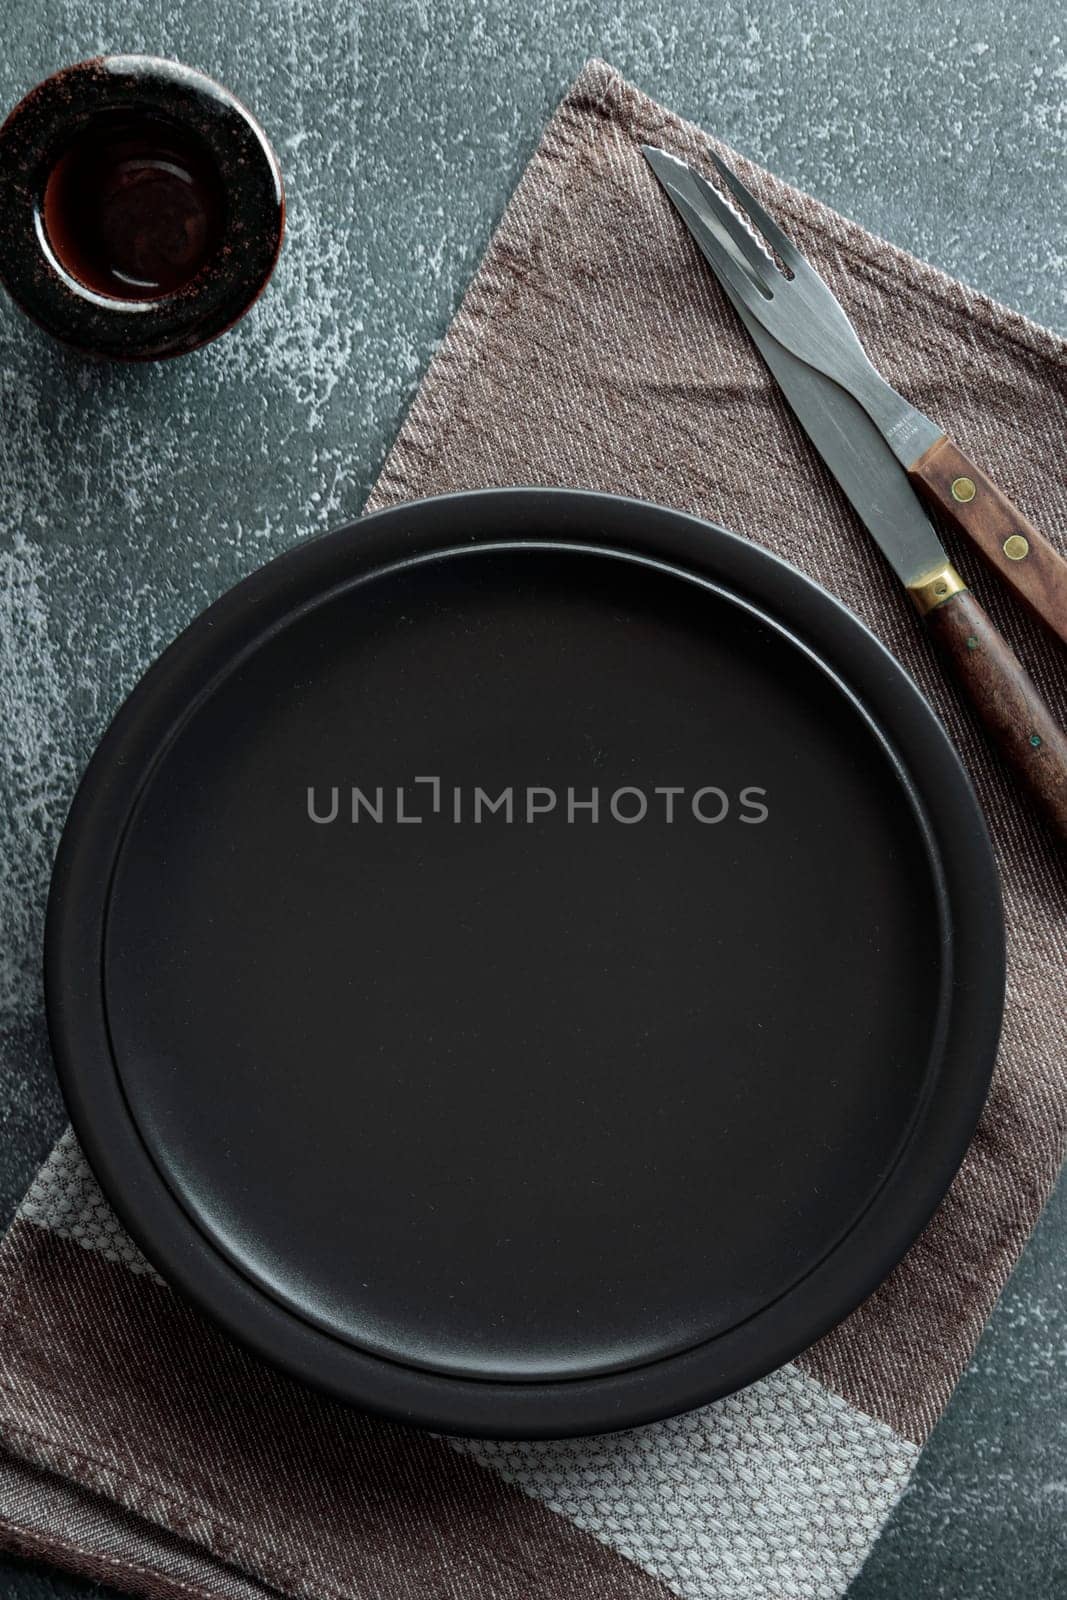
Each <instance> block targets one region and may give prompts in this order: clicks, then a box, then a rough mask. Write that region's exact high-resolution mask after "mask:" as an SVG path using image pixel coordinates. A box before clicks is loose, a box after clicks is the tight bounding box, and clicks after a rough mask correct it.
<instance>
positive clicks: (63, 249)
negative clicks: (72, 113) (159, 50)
mask: <svg viewBox="0 0 1067 1600" xmlns="http://www.w3.org/2000/svg"><path fill="white" fill-rule="evenodd" d="M43 213H44V230H45V233H46V235H47V238H48V243H49V245H50V246H51V249H52V251H53V253H54V254H55V257H56V259H57V261H58V262H59V264H60V266H61V267H62V268H63V269H64V270H65V271H66V272H67V273H69V274H70V276H71V277H72V278H74V279H76V280H77V282H79V283H81V284H83V285H84V286H85V287H86V288H88V289H91V290H92V291H94V292H95V293H96V294H101V295H106V296H108V297H109V298H111V299H116V300H157V299H160V298H161V297H163V296H165V295H170V294H174V293H176V292H177V291H178V290H180V289H182V288H183V287H184V286H185V285H186V284H187V283H189V282H190V281H191V279H193V278H194V277H195V276H196V274H197V273H198V272H199V271H200V269H201V268H202V267H203V266H204V265H205V264H206V263H207V262H208V261H209V260H210V259H211V257H212V256H213V255H214V254H215V251H216V250H217V248H218V244H219V239H220V237H221V233H222V224H223V214H224V196H223V190H222V185H221V183H220V181H219V176H218V173H217V171H216V170H215V167H214V164H213V163H212V161H211V158H210V155H209V154H208V152H207V151H206V150H205V149H203V148H202V147H201V146H200V145H199V142H198V141H197V140H196V138H195V135H192V134H191V133H190V132H189V130H187V129H185V128H182V127H179V126H176V125H174V124H171V123H169V122H167V121H166V120H164V119H163V118H156V117H140V118H138V119H137V120H131V119H130V118H128V117H122V116H121V115H115V116H113V117H104V118H101V119H100V120H99V121H98V122H97V123H96V124H95V125H94V126H91V127H90V128H88V129H87V130H85V132H84V133H83V134H82V135H81V136H80V138H79V139H78V140H77V141H76V142H75V143H74V144H72V145H71V147H70V148H69V149H68V150H67V151H66V153H65V154H64V155H63V156H61V157H60V159H59V161H58V162H57V163H56V165H55V166H54V167H53V169H52V171H51V173H50V174H49V177H48V180H47V182H46V185H45V191H44V206H43Z"/></svg>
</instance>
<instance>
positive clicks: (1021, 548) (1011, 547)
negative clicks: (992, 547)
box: [1004, 533, 1030, 561]
mask: <svg viewBox="0 0 1067 1600" xmlns="http://www.w3.org/2000/svg"><path fill="white" fill-rule="evenodd" d="M1004 554H1005V555H1006V556H1007V558H1008V560H1009V561H1022V559H1023V558H1024V556H1028V555H1029V554H1030V541H1029V539H1024V538H1023V536H1022V534H1021V533H1013V534H1012V535H1011V536H1010V538H1007V539H1005V541H1004Z"/></svg>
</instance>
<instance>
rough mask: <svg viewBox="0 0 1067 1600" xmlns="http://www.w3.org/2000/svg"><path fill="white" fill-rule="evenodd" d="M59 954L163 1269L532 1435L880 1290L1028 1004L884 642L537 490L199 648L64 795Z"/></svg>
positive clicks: (51, 998)
mask: <svg viewBox="0 0 1067 1600" xmlns="http://www.w3.org/2000/svg"><path fill="white" fill-rule="evenodd" d="M431 780H435V781H431ZM354 790H355V791H358V792H357V793H356V795H355V796H354V795H353V791H354ZM309 791H310V792H309ZM457 795H458V800H457ZM509 795H510V806H509V801H508V796H509ZM594 799H595V801H596V806H597V810H596V811H594V809H593V802H594ZM491 806H492V807H495V809H491ZM353 808H354V810H355V816H356V820H353ZM415 818H417V819H418V820H414V819H415ZM405 819H410V820H405ZM46 967H47V989H48V1008H49V1018H50V1024H51V1029H52V1036H53V1040H54V1045H55V1051H56V1058H57V1061H58V1063H59V1070H60V1074H61V1077H62V1081H63V1086H64V1089H65V1092H66V1095H67V1099H68V1102H69V1105H70V1110H71V1114H72V1117H73V1119H74V1122H75V1125H76V1128H77V1131H78V1134H79V1136H80V1138H81V1140H82V1143H83V1145H84V1147H85V1150H86V1151H87V1153H88V1155H89V1158H90V1160H91V1162H92V1164H93V1166H94V1168H95V1169H96V1172H97V1174H98V1176H99V1178H100V1180H101V1182H102V1184H103V1186H104V1188H105V1190H106V1192H107V1194H108V1195H109V1196H110V1198H111V1200H112V1201H113V1203H114V1205H115V1207H116V1208H117V1210H118V1211H119V1213H120V1215H121V1216H122V1218H123V1219H124V1221H125V1222H126V1224H127V1225H128V1227H129V1228H130V1230H131V1232H132V1233H133V1234H134V1235H135V1237H136V1238H137V1239H138V1240H139V1241H140V1243H141V1245H142V1246H143V1248H144V1250H145V1251H146V1253H147V1254H148V1255H149V1257H150V1258H151V1259H152V1260H153V1261H154V1262H155V1263H156V1265H157V1266H158V1267H159V1269H160V1270H161V1271H162V1272H163V1273H164V1274H165V1275H166V1276H167V1277H168V1278H169V1279H170V1280H171V1281H172V1282H174V1283H175V1284H176V1285H178V1286H179V1287H180V1288H181V1289H183V1290H184V1291H185V1292H186V1293H187V1294H188V1295H190V1296H191V1297H192V1298H193V1299H194V1300H195V1301H197V1302H198V1303H199V1304H200V1305H201V1306H202V1307H203V1308H204V1310H206V1311H208V1312H209V1313H210V1314H211V1315H212V1316H213V1317H215V1318H216V1319H217V1320H218V1321H219V1322H220V1323H221V1324H222V1325H223V1326H224V1327H225V1328H227V1329H229V1330H230V1331H231V1332H232V1333H234V1334H236V1335H237V1336H238V1337H240V1338H241V1339H243V1340H244V1341H246V1342H247V1343H248V1344H249V1345H251V1346H252V1347H253V1348H254V1349H256V1350H257V1351H260V1352H261V1353H262V1354H263V1355H265V1356H268V1357H269V1358H271V1359H272V1360H274V1361H276V1362H278V1363H279V1364H280V1365H282V1366H283V1367H285V1368H287V1369H288V1370H289V1371H291V1372H293V1373H296V1374H298V1375H299V1376H300V1377H302V1378H305V1379H307V1380H309V1381H311V1382H313V1383H316V1384H319V1385H321V1386H323V1387H324V1388H326V1389H328V1390H330V1391H331V1392H333V1393H335V1394H338V1395H341V1396H344V1397H346V1398H348V1399H350V1400H352V1401H354V1402H356V1403H358V1404H360V1405H364V1406H368V1407H371V1408H374V1409H376V1410H379V1411H382V1412H386V1413H389V1414H391V1415H393V1416H397V1417H402V1418H405V1419H408V1420H412V1421H416V1422H421V1423H425V1424H429V1425H432V1426H434V1427H437V1428H441V1429H451V1430H456V1431H460V1432H470V1433H475V1434H479V1433H480V1434H501V1435H508V1434H511V1435H520V1436H521V1435H537V1434H549V1435H551V1434H564V1433H571V1432H583V1431H593V1430H600V1429H607V1428H616V1427H621V1426H624V1425H629V1424H633V1423H637V1422H640V1421H642V1420H645V1419H648V1418H652V1417H655V1416H659V1415H663V1414H666V1413H669V1412H674V1411H678V1410H681V1409H684V1408H687V1407H691V1406H695V1405H697V1404H699V1403H701V1402H703V1401H706V1400H709V1399H712V1398H714V1397H716V1396H719V1395H722V1394H724V1393H726V1392H728V1391H730V1390H732V1389H735V1388H737V1387H738V1386H739V1385H741V1384H744V1383H747V1382H749V1381H750V1380H752V1379H753V1378H755V1377H757V1376H759V1375H760V1374H761V1373H764V1372H766V1371H767V1370H769V1369H770V1368H772V1367H774V1366H776V1365H778V1364H779V1363H781V1362H783V1361H785V1360H787V1359H788V1358H789V1357H791V1356H793V1355H794V1354H795V1353H796V1352H798V1351H799V1350H800V1349H801V1348H802V1347H804V1346H805V1345H807V1344H808V1343H809V1342H810V1341H811V1340H813V1339H814V1338H815V1337H816V1336H818V1335H819V1334H821V1333H822V1332H824V1331H825V1330H826V1329H827V1328H828V1327H829V1326H830V1325H831V1324H833V1323H834V1322H836V1321H837V1320H838V1319H839V1318H840V1317H842V1316H843V1315H844V1314H845V1313H846V1312H848V1311H849V1310H850V1309H851V1308H852V1307H854V1306H855V1305H856V1304H857V1303H858V1302H859V1301H860V1300H862V1299H863V1298H864V1296H865V1295H867V1294H868V1293H869V1292H870V1291H871V1290H872V1289H873V1288H874V1287H875V1285H876V1284H877V1283H878V1282H879V1280H880V1279H881V1278H882V1277H883V1276H884V1275H885V1274H886V1273H887V1272H888V1270H889V1269H890V1268H891V1267H892V1265H893V1264H894V1263H895V1262H896V1261H897V1260H898V1258H899V1257H900V1256H901V1254H902V1253H903V1252H904V1250H905V1249H906V1248H907V1246H908V1245H909V1243H910V1242H911V1240H912V1239H913V1238H914V1237H915V1235H916V1234H917V1232H918V1231H919V1230H920V1229H921V1227H922V1226H923V1224H924V1223H925V1221H926V1220H927V1218H928V1217H929V1215H930V1213H931V1211H932V1210H933V1208H934V1206H935V1205H936V1203H937V1201H938V1199H939V1198H940V1196H941V1195H942V1193H943V1192H944V1190H945V1188H946V1186H947V1184H948V1182H949V1180H950V1179H951V1177H952V1175H953V1173H954V1171H955V1169H956V1167H957V1165H958V1163H959V1161H960V1159H961V1157H962V1155H963V1152H964V1148H965V1146H966V1143H967V1140H968V1138H969V1136H970V1134H971V1132H972V1130H973V1128H974V1124H975V1121H976V1118H977V1116H978V1113H979V1110H980V1107H981V1105H982V1101H983V1097H984V1095H985V1091H986V1088H987V1085H988V1080H989V1073H990V1069H991V1064H992V1060H993V1055H994V1050H995V1046H996V1040H997V1033H998V1026H999V1017H1000V1004H1001V992H1002V983H1003V955H1002V927H1001V917H1000V906H999V896H998V889H997V881H996V876H995V873H994V868H993V863H992V860H991V856H990V850H989V845H988V841H987V838H986V834H985V830H984V828H983V825H982V822H981V819H980V816H979V813H978V810H977V807H976V804H975V801H974V798H973V796H972V793H971V790H970V788H969V786H968V784H967V781H966V779H965V778H964V775H963V773H962V771H961V769H960V766H959V764H958V762H957V760H956V757H955V755H954V754H953V752H952V749H951V748H950V746H949V744H948V741H947V740H946V738H945V735H944V734H943V732H942V730H941V728H940V726H939V724H938V722H937V721H936V720H935V718H934V716H933V714H932V713H931V711H930V710H929V708H928V707H927V705H926V704H925V702H924V701H923V700H922V698H921V697H920V695H919V694H918V692H917V691H916V689H915V688H914V687H913V685H912V684H911V682H910V680H909V679H908V678H906V677H905V676H904V674H903V673H902V672H901V671H900V669H899V668H898V667H897V666H896V665H895V663H894V662H893V661H892V660H891V658H890V657H889V656H888V655H887V654H886V653H885V651H884V650H883V649H882V647H881V646H880V645H879V644H878V643H877V642H876V641H875V640H874V639H873V638H872V637H871V636H870V635H869V634H868V633H867V632H866V631H865V630H864V629H863V628H862V627H861V626H860V625H859V624H858V623H857V622H856V621H855V620H854V618H853V617H851V616H850V615H849V614H848V613H847V612H846V611H844V610H843V609H842V608H841V607H840V606H838V605H837V604H836V603H835V602H834V601H832V600H831V599H829V598H828V597H827V596H826V595H825V594H823V593H822V592H821V591H820V590H818V589H816V588H814V587H813V586H812V585H811V584H809V583H808V582H807V581H806V580H805V579H804V578H802V577H800V576H799V575H798V574H797V573H796V572H794V571H793V570H792V569H790V568H789V567H787V566H785V565H783V564H782V563H780V562H778V561H776V560H774V559H772V558H771V557H769V556H768V555H766V554H764V553H763V552H761V551H760V550H758V549H756V548H755V547H754V546H752V545H751V544H747V543H744V542H743V541H741V540H739V539H736V538H733V537H731V536H730V535H729V534H727V533H724V532H722V531H721V530H719V529H716V528H712V527H709V526H707V525H705V524H703V523H701V522H698V521H695V520H693V519H691V518H688V517H685V516H681V515H678V514H675V513H672V512H668V511H665V510H660V509H657V508H654V507H651V506H646V505H640V504H636V503H633V502H627V501H622V500H613V499H609V498H605V497H599V496H593V495H585V494H572V493H556V492H550V491H538V490H517V491H510V492H488V493H484V494H476V495H465V496H458V497H452V498H447V499H442V500H437V501H430V502H424V503H421V504H417V505H411V506H406V507H401V508H399V509H397V510H393V511H389V512H385V513H383V514H381V515H379V516H375V517H371V518H368V519H367V520H366V521H364V522H362V523H359V524H357V525H355V526H353V527H350V528H345V529H342V530H341V531H340V532H338V533H335V534H332V535H330V536H329V537H326V538H324V539H320V540H317V541H315V542H313V543H310V544H307V545H304V546H302V547H301V548H298V549H296V550H294V551H292V552H291V553H290V554H288V555H285V556H283V557H281V558H280V559H279V560H277V561H275V562H273V563H272V564H271V565H270V566H268V567H266V568H265V569H263V570H262V571H260V572H257V573H255V574H253V576H252V577H250V578H248V579H247V580H246V581H245V582H244V583H242V584H240V585H239V586H238V587H237V588H236V589H234V590H233V591H232V592H231V593H229V594H227V595H226V596H224V597H223V599H222V600H220V601H219V602H218V604H217V605H215V606H214V607H212V609H211V610H210V611H209V612H207V613H206V614H205V615H204V616H203V617H202V618H200V620H199V621H197V622H196V623H194V624H193V626H192V627H191V628H190V629H189V630H188V631H187V632H186V633H185V634H183V635H182V637H181V638H180V639H179V640H178V641H177V642H176V643H175V644H174V645H173V646H172V647H171V648H170V649H169V650H168V651H167V652H166V654H165V655H164V656H163V657H162V659H161V660H160V661H159V662H158V663H157V665H156V666H155V667H153V668H152V670H151V671H150V672H149V673H148V675H147V676H146V678H145V679H144V681H143V682H142V683H141V685H140V686H139V688H138V689H137V690H136V691H135V693H134V694H133V695H132V696H131V698H130V700H129V701H128V702H127V704H126V705H125V706H124V707H123V709H122V710H121V711H120V713H119V715H118V717H117V718H116V720H115V722H114V724H113V725H112V727H111V729H110V731H109V732H108V734H107V735H106V737H105V738H104V740H103V743H102V744H101V746H100V749H99V751H98V753H97V755H96V757H95V758H94V760H93V763H92V765H91V766H90V769H89V772H88V774H87V776H86V778H85V781H84V783H83V785H82V787H81V790H80V791H79V794H78V797H77V800H76V802H75V805H74V808H73V811H72V813H71V817H70V820H69V823H68V826H67V830H66V833H65V835H64V838H63V843H62V847H61V850H60V855H59V860H58V863H57V867H56V874H55V880H54V884H53V892H52V899H51V903H50V907H49V924H48V934H47V955H46Z"/></svg>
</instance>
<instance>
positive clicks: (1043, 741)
mask: <svg viewBox="0 0 1067 1600" xmlns="http://www.w3.org/2000/svg"><path fill="white" fill-rule="evenodd" d="M946 575H947V578H948V580H950V581H948V585H947V586H948V587H949V588H950V589H952V590H953V592H951V593H950V594H949V597H948V599H946V600H938V599H937V596H936V591H935V590H934V588H933V584H930V585H927V586H926V587H925V588H923V589H917V590H913V591H912V598H913V599H914V600H915V603H916V605H917V606H918V608H919V610H920V611H922V612H923V613H924V621H925V623H926V626H927V629H928V630H929V632H930V635H931V637H932V638H933V639H934V640H935V642H936V644H937V647H938V649H939V650H940V651H941V653H942V655H943V656H944V657H945V659H946V661H947V662H948V664H949V666H950V667H951V669H952V672H953V675H954V677H955V678H956V681H957V683H958V684H959V685H960V687H961V689H962V690H963V692H964V694H965V695H966V696H967V698H968V699H969V700H970V702H971V707H972V709H973V710H974V711H975V712H976V713H977V715H978V716H979V718H980V719H981V721H982V722H983V723H984V725H985V729H986V732H987V733H988V735H989V737H990V739H991V740H992V742H993V744H994V746H995V747H996V749H997V751H998V753H999V754H1000V756H1001V757H1002V759H1003V760H1004V761H1006V762H1007V763H1008V765H1009V766H1010V768H1011V769H1012V772H1013V773H1014V775H1015V777H1016V778H1017V779H1018V780H1019V782H1020V783H1021V784H1022V785H1023V786H1024V788H1025V789H1026V790H1027V791H1028V792H1029V794H1030V795H1031V797H1032V798H1033V799H1034V800H1035V801H1036V802H1037V804H1038V805H1039V806H1040V807H1041V808H1042V809H1043V810H1044V812H1045V814H1046V815H1047V816H1048V818H1049V819H1050V821H1051V822H1052V824H1053V826H1054V827H1055V828H1056V829H1057V830H1058V831H1059V834H1060V837H1061V839H1063V840H1064V841H1067V736H1065V735H1064V733H1063V731H1062V730H1061V729H1060V728H1059V727H1058V725H1057V724H1056V723H1055V722H1054V721H1053V718H1052V713H1051V712H1050V711H1049V708H1048V706H1047V705H1046V704H1045V702H1044V701H1043V700H1042V698H1041V696H1040V694H1039V693H1038V691H1037V688H1036V686H1035V685H1034V683H1033V681H1032V679H1031V678H1030V676H1029V674H1028V673H1027V671H1026V668H1025V667H1024V666H1023V665H1022V663H1021V662H1020V661H1019V659H1018V657H1017V656H1016V655H1015V653H1014V652H1013V650H1012V649H1011V646H1010V645H1009V644H1008V643H1007V641H1006V640H1005V639H1004V637H1003V635H1002V634H1000V633H998V632H997V630H996V628H995V627H994V626H993V624H992V622H991V621H990V620H989V618H988V617H987V616H986V614H985V612H984V611H983V610H982V608H981V606H980V605H979V604H978V601H977V600H976V599H975V598H974V595H973V594H971V592H970V590H969V589H967V588H965V587H964V586H963V584H962V582H961V580H960V579H959V578H958V576H957V574H956V573H955V572H954V571H953V569H952V568H951V567H949V568H946V569H945V574H942V575H939V577H938V580H937V581H939V582H945V581H946ZM927 606H929V607H930V609H927Z"/></svg>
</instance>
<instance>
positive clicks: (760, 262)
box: [642, 145, 780, 301]
mask: <svg viewBox="0 0 1067 1600" xmlns="http://www.w3.org/2000/svg"><path fill="white" fill-rule="evenodd" d="M642 148H643V151H644V154H645V157H646V159H647V160H648V162H649V164H650V165H651V167H652V170H653V171H654V172H655V174H656V176H657V178H658V179H659V181H660V183H661V184H662V185H663V187H664V188H665V189H666V191H667V193H668V195H669V196H670V198H671V199H672V200H673V201H674V204H675V205H676V206H677V208H678V210H679V211H680V212H681V214H682V216H683V218H684V219H685V221H686V222H687V223H688V224H689V228H690V231H691V232H692V234H693V236H694V238H695V239H696V241H697V243H698V244H699V246H700V248H701V250H702V251H703V253H704V255H705V256H706V257H707V259H708V262H709V263H710V265H711V267H712V269H713V270H714V271H715V273H716V274H717V275H718V276H719V277H720V278H722V279H723V281H724V282H726V283H727V284H728V285H729V286H730V288H731V289H733V291H734V293H735V294H737V295H739V296H740V298H741V299H742V300H745V301H747V300H748V299H750V298H751V295H752V292H753V290H755V291H756V293H757V294H758V295H760V296H761V297H762V298H763V299H769V298H770V295H771V292H772V291H771V284H770V280H771V279H772V278H775V277H779V276H780V274H779V272H778V268H777V267H776V266H775V264H774V262H773V261H772V260H771V258H770V256H769V255H768V254H767V252H766V251H765V250H764V249H763V248H762V247H761V246H760V244H759V242H758V240H757V239H755V238H754V237H753V235H752V233H751V232H750V230H749V229H748V228H747V227H746V226H745V224H744V222H743V221H742V219H741V218H740V217H739V216H738V215H737V213H736V212H735V211H734V210H733V209H732V208H731V207H730V206H729V205H728V204H727V202H726V201H725V200H724V199H723V197H722V195H720V194H718V193H717V192H716V190H715V189H713V188H712V187H711V185H710V184H708V183H706V182H705V181H704V180H703V179H701V178H700V175H699V174H698V173H696V172H694V171H693V170H692V169H691V168H689V167H686V166H684V165H683V164H682V163H681V162H675V161H674V160H673V159H672V158H671V157H665V156H664V153H663V152H662V151H659V150H656V149H655V148H654V147H653V146H650V145H645V146H643V147H642ZM676 170H677V172H678V177H677V179H676V177H675V172H676ZM738 257H740V260H739V259H738Z"/></svg>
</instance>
